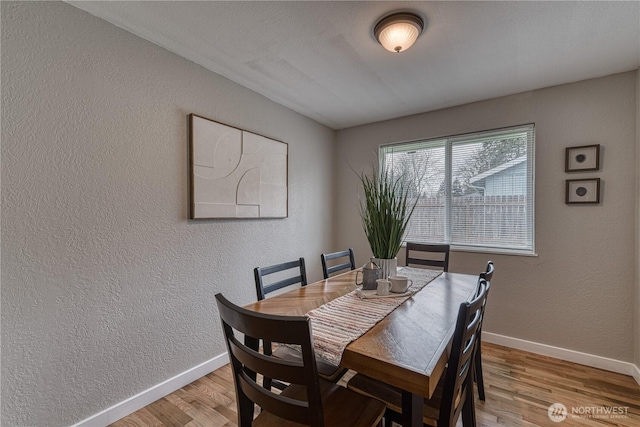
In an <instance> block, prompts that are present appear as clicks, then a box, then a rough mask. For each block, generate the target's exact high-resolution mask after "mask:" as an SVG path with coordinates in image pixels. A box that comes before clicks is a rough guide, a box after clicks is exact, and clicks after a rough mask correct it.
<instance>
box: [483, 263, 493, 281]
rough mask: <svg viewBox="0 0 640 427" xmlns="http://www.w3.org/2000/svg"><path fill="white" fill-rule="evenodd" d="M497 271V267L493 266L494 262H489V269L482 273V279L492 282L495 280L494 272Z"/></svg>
mask: <svg viewBox="0 0 640 427" xmlns="http://www.w3.org/2000/svg"><path fill="white" fill-rule="evenodd" d="M494 271H495V267H494V266H493V261H489V262H487V269H486V270H485V271H483V272H482V273H480V277H482V278H483V279H485V280H486V281H487V282H490V281H491V279H492V278H493V272H494Z"/></svg>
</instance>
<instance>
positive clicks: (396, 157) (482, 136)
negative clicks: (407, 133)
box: [380, 124, 534, 254]
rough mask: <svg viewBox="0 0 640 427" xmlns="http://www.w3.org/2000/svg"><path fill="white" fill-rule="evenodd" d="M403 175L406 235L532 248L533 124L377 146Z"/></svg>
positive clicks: (475, 245)
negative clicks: (411, 205) (407, 189)
mask: <svg viewBox="0 0 640 427" xmlns="http://www.w3.org/2000/svg"><path fill="white" fill-rule="evenodd" d="M380 160H381V163H382V165H383V166H384V167H386V168H387V170H388V171H390V172H391V173H393V174H394V175H396V174H401V175H402V176H404V178H405V179H407V180H409V182H410V185H411V186H412V189H411V197H412V202H413V201H416V199H417V203H416V208H415V210H414V212H413V216H412V217H411V221H410V222H409V226H408V227H407V232H406V236H405V240H407V241H412V242H422V243H449V244H451V245H452V246H454V247H456V248H458V249H468V250H472V249H477V250H488V251H496V252H507V253H523V254H531V253H533V252H534V232H533V230H534V208H533V207H534V197H533V195H534V186H533V183H534V179H533V178H534V173H533V172H534V165H533V163H534V125H533V124H531V125H525V126H518V127H514V128H509V129H500V130H493V131H487V132H479V133H474V134H466V135H457V136H450V137H445V138H436V139H429V140H422V141H412V142H403V143H398V144H389V145H383V146H381V147H380Z"/></svg>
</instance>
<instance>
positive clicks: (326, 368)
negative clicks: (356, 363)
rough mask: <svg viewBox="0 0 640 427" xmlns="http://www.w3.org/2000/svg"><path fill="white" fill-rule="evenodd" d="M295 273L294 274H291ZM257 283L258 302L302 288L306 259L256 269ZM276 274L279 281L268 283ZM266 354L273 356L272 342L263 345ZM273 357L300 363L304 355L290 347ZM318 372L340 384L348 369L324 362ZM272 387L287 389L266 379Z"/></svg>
mask: <svg viewBox="0 0 640 427" xmlns="http://www.w3.org/2000/svg"><path fill="white" fill-rule="evenodd" d="M291 271H293V273H291ZM283 272H285V273H291V274H293V275H292V276H289V277H287V278H285V279H280V277H282V274H285V273H283ZM253 274H254V278H255V282H256V294H257V297H258V301H262V300H263V299H265V297H266V296H267V294H269V293H271V292H274V291H277V290H280V289H284V288H286V287H287V286H293V285H296V284H298V283H300V286H306V285H307V271H306V268H305V263H304V258H300V259H298V260H296V261H289V262H284V263H281V264H276V265H271V266H269V267H256V268H255V269H254V270H253ZM272 274H276V277H278V278H279V279H277V280H275V281H273V282H271V283H268V284H267V283H266V282H267V280H266V278H267V277H266V276H269V275H272ZM263 347H264V352H265V354H267V355H271V354H272V346H271V343H270V342H265V343H263ZM273 355H274V356H275V357H278V358H281V359H285V360H290V361H300V360H302V359H301V358H302V355H301V354H300V352H299V351H296V350H294V349H292V348H290V347H282V346H281V347H277V348H276V349H275V350H274V351H273ZM317 365H318V372H319V375H320V377H322V378H324V379H325V380H327V381H331V382H338V381H339V380H340V378H342V376H343V375H344V374H345V373H346V372H347V369H345V368H343V367H341V366H336V365H333V364H331V363H328V362H325V361H323V360H318V361H317ZM271 386H274V387H276V388H278V389H280V390H282V389H284V388H285V387H286V384H283V383H281V382H278V381H272V380H271V379H270V378H268V377H265V378H264V387H265V388H267V389H270V388H271Z"/></svg>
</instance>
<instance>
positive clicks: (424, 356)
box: [245, 267, 478, 427]
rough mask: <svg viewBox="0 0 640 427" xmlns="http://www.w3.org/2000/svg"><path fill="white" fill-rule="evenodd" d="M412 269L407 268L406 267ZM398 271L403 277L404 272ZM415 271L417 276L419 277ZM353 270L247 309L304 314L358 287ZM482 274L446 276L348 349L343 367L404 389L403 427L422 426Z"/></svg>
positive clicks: (407, 302)
mask: <svg viewBox="0 0 640 427" xmlns="http://www.w3.org/2000/svg"><path fill="white" fill-rule="evenodd" d="M402 268H407V267H402ZM402 268H399V269H398V270H399V271H398V274H402ZM417 270H418V269H415V268H412V269H411V272H412V275H416V274H419V271H417ZM356 271H357V270H352V271H349V272H347V273H343V274H340V275H337V276H333V277H330V278H329V279H325V280H320V281H318V282H315V283H312V284H309V285H307V286H304V287H301V288H299V289H294V290H292V291H289V292H285V293H283V294H280V295H277V296H274V297H271V298H267V299H265V300H262V301H258V302H255V303H252V304H249V305H247V306H245V308H247V309H250V310H254V311H258V312H261V313H269V314H279V315H304V314H306V313H307V312H309V311H310V310H313V309H315V308H318V307H320V306H321V305H323V304H325V303H327V302H329V301H331V300H333V299H336V298H339V297H341V296H342V295H345V294H347V293H349V292H351V291H353V290H355V289H356V283H355V280H356ZM477 281H478V276H473V275H468V274H459V273H448V272H445V273H442V274H441V275H440V276H438V277H437V278H435V279H434V280H433V281H432V282H431V283H429V284H428V285H427V286H426V287H424V288H423V289H422V290H420V291H419V292H417V293H416V294H414V295H413V296H412V297H411V298H409V299H408V300H407V301H405V302H404V303H403V304H402V305H400V306H399V307H398V308H396V309H395V310H394V311H392V312H391V313H390V314H388V315H387V316H386V317H385V318H383V319H382V320H381V321H380V322H378V323H377V324H376V325H375V326H373V327H372V328H371V329H369V330H368V331H367V332H365V333H364V334H363V335H362V336H360V337H359V338H357V339H356V340H355V341H352V342H351V343H350V344H349V345H348V346H347V347H346V348H345V350H344V353H343V355H342V359H341V361H340V365H341V366H344V367H346V368H349V369H353V370H355V371H357V372H359V373H361V374H364V375H367V376H369V377H372V378H375V379H378V380H380V381H383V382H385V383H387V384H390V385H392V386H395V387H398V388H400V389H401V390H402V391H403V392H402V425H403V426H412V427H414V426H422V425H423V424H422V417H423V408H422V406H423V399H424V398H425V397H427V398H430V397H431V396H433V393H434V391H435V388H436V385H437V384H438V381H439V380H440V377H441V376H442V374H443V372H444V370H445V366H446V363H447V360H448V358H449V349H450V343H451V339H452V337H453V332H454V329H455V324H456V319H457V315H458V309H459V307H460V303H462V302H465V301H469V300H470V299H471V298H472V296H473V294H474V292H475V289H476V285H477Z"/></svg>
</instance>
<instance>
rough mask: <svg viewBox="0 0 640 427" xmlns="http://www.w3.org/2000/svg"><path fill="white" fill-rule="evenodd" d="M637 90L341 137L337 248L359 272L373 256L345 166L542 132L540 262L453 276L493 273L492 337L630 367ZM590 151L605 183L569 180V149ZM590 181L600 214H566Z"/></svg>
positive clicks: (593, 83)
mask: <svg viewBox="0 0 640 427" xmlns="http://www.w3.org/2000/svg"><path fill="white" fill-rule="evenodd" d="M635 84H636V73H635V72H628V73H624V74H618V75H613V76H609V77H604V78H600V79H595V80H588V81H584V82H578V83H574V84H568V85H563V86H558V87H552V88H548V89H543V90H537V91H533V92H527V93H522V94H518V95H514V96H509V97H504V98H498V99H493V100H489V101H484V102H478V103H474V104H469V105H464V106H461V107H456V108H451V109H446V110H441V111H436V112H431V113H426V114H420V115H416V116H411V117H405V118H402V119H397V120H392V121H387V122H381V123H376V124H372V125H367V126H361V127H357V128H351V129H347V130H342V131H339V132H338V153H337V156H338V157H337V158H338V159H343V160H341V161H340V162H338V163H337V165H338V166H339V168H340V169H339V171H338V172H337V174H338V180H339V182H340V183H341V184H340V188H339V189H338V191H339V193H338V200H337V202H338V205H337V206H338V208H339V211H338V217H339V218H340V219H341V220H340V222H339V223H338V232H337V235H336V237H337V243H338V245H339V246H345V245H353V246H354V249H355V250H356V254H357V256H358V263H363V262H364V261H366V256H367V254H369V253H370V250H369V248H368V244H367V242H366V238H365V236H364V233H363V232H362V227H361V225H360V219H359V216H358V214H357V210H356V202H355V200H354V198H355V195H356V194H357V190H358V185H357V179H356V177H355V175H354V173H353V172H352V171H351V170H350V168H349V167H348V166H347V162H349V163H350V164H351V166H353V167H354V168H355V169H356V170H360V169H361V168H362V167H363V166H365V165H367V164H369V163H370V162H371V160H372V157H373V153H375V152H376V151H377V147H378V145H379V144H381V143H387V142H394V141H406V140H413V139H418V138H430V137H437V136H443V135H452V134H459V133H465V132H472V131H478V130H483V129H493V128H499V127H504V126H512V125H519V124H524V123H530V122H535V124H536V171H535V172H536V224H535V226H536V250H537V253H538V256H537V257H523V256H506V255H495V254H484V253H463V252H454V253H453V254H452V260H451V265H450V268H451V269H452V270H453V271H460V272H467V273H478V272H480V271H482V269H484V266H485V263H486V261H487V260H488V259H493V261H495V263H496V276H495V281H494V283H493V284H494V286H493V287H492V288H491V289H492V290H491V296H490V298H489V307H488V310H487V319H486V323H485V330H486V331H488V332H493V333H497V334H502V335H507V336H510V337H516V338H520V339H524V340H529V341H533V342H538V343H543V344H548V345H552V346H557V347H562V348H567V349H571V350H575V351H581V352H585V353H590V354H595V355H599V356H604V357H610V358H613V359H617V360H622V361H627V362H631V361H632V360H633V358H634V344H633V341H634V340H633V339H630V337H632V334H633V329H634V326H633V322H634V286H635V285H634V282H635V266H634V265H635V262H637V259H635V258H636V257H634V253H635V238H634V232H633V230H634V229H635V220H634V219H635V218H637V217H636V213H635V206H636V202H635V200H634V196H633V194H634V193H635V179H636V178H635V169H636V160H635V146H636V136H635V133H636V125H635V121H636V98H635V92H636V91H635ZM587 144H602V151H603V158H602V160H603V161H602V169H601V171H600V172H594V173H574V174H570V175H569V174H566V173H565V172H564V149H565V147H567V146H573V145H587ZM590 176H599V177H601V178H602V180H603V187H604V190H603V191H604V192H603V197H602V200H603V203H602V204H601V205H600V206H569V205H565V203H564V181H565V179H568V178H581V177H585V178H586V177H590ZM400 257H401V259H404V252H401V253H400ZM637 308H638V307H635V309H636V310H637Z"/></svg>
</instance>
